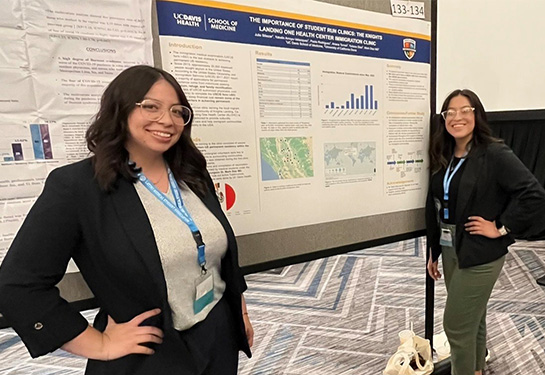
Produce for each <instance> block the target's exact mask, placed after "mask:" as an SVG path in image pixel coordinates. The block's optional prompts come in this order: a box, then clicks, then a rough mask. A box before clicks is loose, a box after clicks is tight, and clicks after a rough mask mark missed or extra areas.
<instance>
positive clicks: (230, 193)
mask: <svg viewBox="0 0 545 375" xmlns="http://www.w3.org/2000/svg"><path fill="white" fill-rule="evenodd" d="M236 198H237V195H236V193H235V189H233V187H232V186H231V185H229V184H225V208H226V209H227V210H228V211H229V210H230V209H231V207H233V205H234V204H235V201H236Z"/></svg>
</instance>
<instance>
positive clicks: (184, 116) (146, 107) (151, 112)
mask: <svg viewBox="0 0 545 375" xmlns="http://www.w3.org/2000/svg"><path fill="white" fill-rule="evenodd" d="M136 105H137V106H138V107H140V110H141V111H142V116H144V117H145V118H147V119H148V120H150V121H159V120H160V119H161V118H163V116H164V115H165V112H166V110H165V108H164V106H163V104H161V103H160V102H158V101H156V100H153V99H144V100H142V101H141V102H140V103H136ZM168 111H169V112H170V118H171V119H172V122H173V123H174V124H175V125H179V126H184V125H187V124H188V123H189V121H191V109H189V108H187V107H186V106H184V105H181V104H174V105H173V106H172V107H170V108H169V110H168Z"/></svg>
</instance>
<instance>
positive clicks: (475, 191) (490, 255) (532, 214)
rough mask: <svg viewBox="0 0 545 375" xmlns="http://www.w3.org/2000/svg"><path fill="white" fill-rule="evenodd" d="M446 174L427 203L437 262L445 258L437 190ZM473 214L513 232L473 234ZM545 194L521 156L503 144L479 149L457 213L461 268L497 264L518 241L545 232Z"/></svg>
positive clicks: (469, 168)
mask: <svg viewBox="0 0 545 375" xmlns="http://www.w3.org/2000/svg"><path fill="white" fill-rule="evenodd" d="M440 175H441V173H435V174H434V175H433V176H432V177H431V181H430V184H429V191H428V197H427V200H426V227H427V244H428V247H429V248H431V254H432V257H433V260H434V261H435V260H437V259H438V258H439V255H440V254H441V245H440V244H439V239H440V225H439V212H438V209H437V205H436V203H435V202H436V200H437V199H440V197H434V196H433V194H432V191H431V186H432V184H433V182H434V181H435V180H434V179H439V178H440V177H439V176H440ZM469 216H481V217H483V218H484V219H486V220H489V221H493V220H496V222H500V223H501V224H502V225H505V226H506V227H507V228H509V230H511V233H512V234H508V235H506V236H502V237H499V238H495V239H491V238H487V237H484V236H480V235H471V234H469V233H468V232H466V231H465V229H464V224H465V223H466V222H467V221H468V220H467V218H468V217H469ZM544 221H545V190H544V189H543V187H542V186H541V185H540V184H539V182H538V181H537V179H536V178H535V177H534V175H532V173H531V172H530V171H529V170H528V169H527V168H526V167H525V166H524V164H523V163H522V162H521V161H520V160H519V159H518V158H517V156H516V155H515V154H514V153H513V151H511V149H509V147H507V146H506V145H504V144H503V143H492V144H489V145H488V146H486V145H482V146H476V147H474V148H473V149H472V150H471V152H470V153H469V155H468V156H467V160H466V166H465V169H464V172H463V174H462V177H461V180H460V185H459V187H458V196H457V203H456V212H455V223H456V239H455V245H456V253H457V255H458V263H459V265H460V268H467V267H472V266H476V265H479V264H485V263H489V262H492V261H494V260H496V259H498V258H500V257H502V256H503V255H505V254H506V253H507V247H508V246H509V245H511V244H512V243H513V242H514V239H513V235H515V236H517V237H530V236H532V234H535V233H538V232H540V231H542V230H543V225H544Z"/></svg>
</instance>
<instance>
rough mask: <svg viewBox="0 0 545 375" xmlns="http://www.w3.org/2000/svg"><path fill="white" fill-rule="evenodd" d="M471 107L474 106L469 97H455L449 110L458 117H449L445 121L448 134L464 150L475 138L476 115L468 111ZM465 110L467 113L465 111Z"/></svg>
mask: <svg viewBox="0 0 545 375" xmlns="http://www.w3.org/2000/svg"><path fill="white" fill-rule="evenodd" d="M470 107H472V105H471V103H470V102H469V99H468V98H467V97H465V96H463V95H457V96H455V97H453V98H452V99H450V102H449V104H448V108H447V109H448V110H454V111H456V115H455V116H454V117H447V119H446V120H445V127H446V129H447V132H448V133H449V134H450V135H451V136H452V137H453V138H454V139H455V140H456V144H457V145H459V146H462V148H464V149H465V147H466V145H467V143H468V142H469V141H470V140H471V139H472V138H473V129H475V114H474V112H473V111H472V110H467V108H470ZM464 108H465V109H466V111H463V109H464ZM464 112H465V113H464Z"/></svg>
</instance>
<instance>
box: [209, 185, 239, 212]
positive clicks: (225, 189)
mask: <svg viewBox="0 0 545 375" xmlns="http://www.w3.org/2000/svg"><path fill="white" fill-rule="evenodd" d="M214 188H215V189H216V195H217V196H218V200H219V201H220V203H221V205H222V207H224V209H225V211H229V210H230V209H231V207H233V206H234V205H235V201H236V199H237V195H236V193H235V189H233V187H232V186H231V185H229V184H226V183H221V182H216V183H215V184H214Z"/></svg>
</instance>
